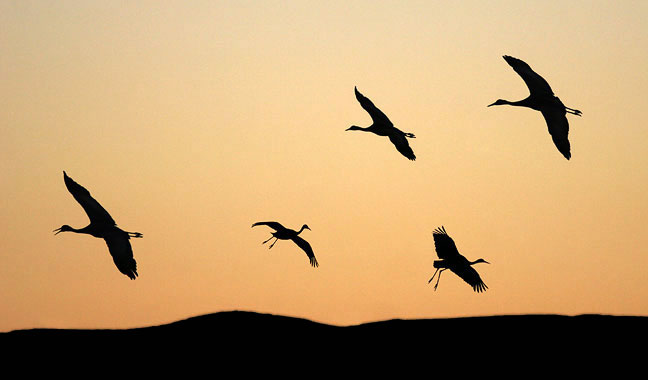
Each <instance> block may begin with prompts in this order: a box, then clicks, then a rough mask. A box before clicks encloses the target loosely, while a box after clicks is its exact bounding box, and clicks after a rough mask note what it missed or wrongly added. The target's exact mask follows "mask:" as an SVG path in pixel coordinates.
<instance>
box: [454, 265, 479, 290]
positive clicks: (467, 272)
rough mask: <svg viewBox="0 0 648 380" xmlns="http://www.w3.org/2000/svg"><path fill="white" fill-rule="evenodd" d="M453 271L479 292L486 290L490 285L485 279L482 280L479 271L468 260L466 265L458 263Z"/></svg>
mask: <svg viewBox="0 0 648 380" xmlns="http://www.w3.org/2000/svg"><path fill="white" fill-rule="evenodd" d="M452 271H453V272H454V273H455V274H456V275H457V276H459V277H461V279H462V280H464V281H465V282H466V283H467V284H468V285H470V286H472V288H473V290H474V291H476V292H477V293H481V292H483V291H486V289H488V286H486V284H484V281H482V279H481V277H480V276H479V273H477V271H476V270H475V268H473V267H472V266H470V264H469V263H468V261H467V260H466V265H461V266H459V265H457V266H455V267H453V268H452Z"/></svg>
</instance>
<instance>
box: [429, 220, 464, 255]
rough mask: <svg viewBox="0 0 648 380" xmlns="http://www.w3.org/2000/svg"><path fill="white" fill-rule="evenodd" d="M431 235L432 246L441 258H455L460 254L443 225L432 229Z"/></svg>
mask: <svg viewBox="0 0 648 380" xmlns="http://www.w3.org/2000/svg"><path fill="white" fill-rule="evenodd" d="M432 236H433V237H434V248H435V250H436V253H437V256H439V258H440V259H441V260H447V259H455V258H456V257H457V256H460V255H459V251H458V250H457V246H456V245H455V242H454V240H452V238H451V237H450V236H448V233H447V232H446V230H445V228H444V227H443V226H441V227H439V228H437V229H436V230H434V232H433V233H432Z"/></svg>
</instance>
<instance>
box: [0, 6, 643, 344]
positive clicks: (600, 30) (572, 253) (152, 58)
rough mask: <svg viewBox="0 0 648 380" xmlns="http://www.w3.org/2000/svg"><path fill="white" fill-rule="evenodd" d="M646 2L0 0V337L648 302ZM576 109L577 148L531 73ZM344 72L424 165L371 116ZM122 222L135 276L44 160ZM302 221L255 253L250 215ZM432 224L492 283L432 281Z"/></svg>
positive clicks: (596, 309)
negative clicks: (537, 102) (554, 131)
mask: <svg viewBox="0 0 648 380" xmlns="http://www.w3.org/2000/svg"><path fill="white" fill-rule="evenodd" d="M646 14H648V3H646V2H643V1H637V2H632V1H624V2H612V1H582V2H577V1H573V2H567V3H565V2H561V1H555V2H554V1H528V2H519V1H510V2H509V1H496V2H487V3H484V2H481V1H464V2H438V3H437V2H429V1H405V2H403V1H380V2H375V1H331V2H318V1H312V2H310V1H298V2H286V1H264V2H259V1H230V2H213V1H204V2H201V1H194V2H190V3H189V4H188V3H187V2H183V1H150V2H149V1H139V2H112V1H111V2H107V1H106V2H89V1H31V2H30V1H0V25H2V27H1V28H2V31H1V32H0V81H1V86H0V128H1V130H0V169H1V170H2V173H4V175H3V176H2V180H0V184H1V186H0V199H1V200H2V207H1V208H0V226H1V227H2V228H0V260H1V265H0V310H2V313H0V331H8V330H13V329H18V328H31V327H57V328H68V327H74V328H124V327H136V326H146V325H152V324H159V323H165V322H170V321H174V320H177V319H181V318H186V317H189V316H194V315H198V314H203V313H210V312H217V311H224V310H233V309H238V310H251V311H259V312H267V313H276V314H284V315H291V316H297V317H304V318H310V319H313V320H316V321H320V322H326V323H334V324H355V323H361V322H366V321H374V320H379V319H388V318H434V317H453V316H472V315H492V314H519V313H560V314H579V313H609V314H630V315H648V283H647V282H646V281H645V279H646V268H648V256H647V255H646V249H645V247H646V246H648V237H647V236H648V234H647V232H648V231H646V229H647V228H646V226H647V223H646V214H647V212H648V195H647V194H646V191H645V188H646V185H647V184H648V173H647V172H646V169H645V168H646V167H647V166H648V153H647V152H646V148H645V147H646V145H647V143H648V131H647V128H646V127H645V119H646V112H647V107H646V101H645V96H644V94H645V93H647V92H648V79H647V76H646V74H645V68H646V67H648V52H647V51H646V48H645V47H646V46H648V28H646V26H645V21H644V18H645V15H646ZM504 54H508V55H512V56H514V57H517V58H520V59H523V60H524V61H526V62H527V63H528V64H529V65H531V67H532V68H533V69H534V70H536V71H537V72H538V73H539V74H540V75H542V76H543V77H544V78H545V79H547V81H548V82H549V83H550V85H551V86H552V88H553V90H554V91H555V92H556V94H557V95H558V96H559V97H560V98H561V99H562V101H563V102H564V103H565V104H566V105H567V106H569V107H572V108H577V109H580V110H582V111H583V117H582V118H578V117H574V116H573V115H569V117H568V118H569V122H570V135H569V136H570V141H571V145H572V159H571V160H570V161H567V160H565V159H564V158H563V157H562V156H561V155H560V153H559V152H558V151H557V150H556V148H555V146H554V145H553V143H552V141H551V137H550V136H549V134H548V132H547V127H546V125H545V123H544V120H543V118H542V115H541V114H540V113H539V112H536V111H532V110H529V109H521V108H519V109H518V108H513V107H504V106H503V107H491V108H487V107H486V106H487V105H488V104H490V103H492V102H493V101H495V100H496V99H498V98H504V99H508V100H519V99H522V98H524V97H526V96H527V94H528V92H527V91H528V90H527V88H526V86H525V84H524V82H523V81H522V79H521V78H520V77H519V76H518V75H517V74H516V73H515V72H514V71H513V70H512V69H511V67H509V66H508V65H507V63H506V62H505V61H504V60H503V59H502V58H501V56H502V55H504ZM354 86H358V89H359V90H360V91H361V92H362V93H363V94H364V95H366V96H367V97H369V98H370V99H371V100H372V101H373V102H374V103H375V104H376V105H377V106H378V107H379V108H381V109H382V110H383V111H384V112H385V113H386V114H387V115H388V116H389V117H390V119H391V120H392V121H393V122H394V124H395V126H396V127H397V128H400V129H401V130H403V131H407V132H411V133H414V134H416V136H417V138H416V139H413V140H410V144H411V146H412V148H413V150H414V152H415V153H416V155H417V157H418V159H417V161H415V162H410V161H408V160H407V159H405V158H404V157H402V156H401V155H400V154H399V153H398V152H397V151H396V150H395V149H394V147H393V146H392V145H391V143H390V142H389V141H388V139H387V138H384V137H378V136H375V135H370V134H363V133H361V132H346V131H345V129H346V128H348V127H349V126H350V125H361V126H368V125H369V124H370V123H371V119H370V117H369V115H368V114H367V113H366V112H365V111H364V110H363V109H362V108H361V107H360V105H359V104H358V102H357V101H356V99H355V97H354V94H353V88H354ZM63 170H66V171H67V173H68V174H69V175H70V176H71V177H72V178H73V179H74V180H76V181H77V182H79V183H80V184H81V185H83V186H85V187H86V188H88V190H90V192H91V193H92V195H93V196H95V198H96V199H97V200H98V201H99V202H101V203H102V204H103V205H104V207H105V208H106V209H107V210H108V211H109V212H110V213H111V214H112V216H113V217H114V218H115V220H116V221H117V223H118V225H119V226H120V227H122V228H123V229H125V230H128V231H139V232H142V233H144V239H135V240H132V241H131V242H132V245H133V250H134V253H135V259H136V260H137V262H138V270H139V274H140V277H139V278H138V279H137V280H136V281H130V280H128V278H127V277H126V276H124V275H122V274H121V273H119V271H117V269H116V268H115V266H114V264H113V263H112V260H111V258H110V255H109V253H108V250H107V248H106V246H105V243H104V242H103V241H102V240H100V239H96V238H92V237H89V236H84V235H76V234H72V233H64V234H59V235H57V236H54V235H53V233H52V232H51V231H52V230H53V229H54V228H57V227H60V226H61V225H62V224H70V225H72V226H74V227H79V228H80V227H84V226H85V225H86V224H87V222H88V220H87V217H86V216H85V214H84V212H83V209H82V208H81V207H80V206H79V205H78V204H77V203H76V201H75V200H74V199H73V198H72V196H71V195H70V194H69V193H68V192H67V190H66V188H65V185H64V183H63V174H62V171H63ZM264 220H276V221H279V222H281V223H282V224H284V225H285V226H287V227H290V228H294V229H298V228H299V227H300V226H301V225H302V224H304V223H306V224H308V225H309V226H310V227H311V229H312V231H308V230H307V231H305V232H303V233H302V236H303V237H304V238H305V239H306V240H308V241H309V242H310V243H311V245H312V246H313V249H314V251H315V255H316V256H317V259H318V261H319V263H320V267H319V268H317V269H314V268H312V267H310V266H309V264H308V259H307V258H306V256H305V255H304V253H303V252H302V251H300V250H299V249H298V248H297V247H296V246H295V245H294V244H293V243H292V242H286V241H279V242H278V243H277V244H276V245H275V247H274V248H273V249H272V250H271V251H268V249H267V246H266V245H261V242H262V241H264V240H266V239H267V238H268V237H269V236H270V230H269V229H268V228H265V227H255V228H254V229H251V228H250V226H251V224H252V223H254V222H256V221H264ZM441 225H444V226H445V227H446V230H447V231H448V233H449V234H450V236H451V237H452V238H453V239H454V240H455V242H456V243H457V246H458V248H459V250H460V252H461V253H462V254H464V255H465V256H466V257H467V258H468V259H470V260H475V259H477V258H480V257H482V258H484V259H486V260H488V261H489V262H491V265H483V264H481V265H479V266H477V267H476V269H477V270H478V271H479V272H480V274H481V276H482V279H483V280H484V282H485V283H486V284H487V285H488V287H489V289H488V291H487V292H486V293H483V294H477V293H474V292H473V291H472V289H470V287H469V286H468V285H467V284H465V283H464V282H463V281H462V280H461V279H459V278H458V277H457V276H455V275H453V274H451V273H449V272H447V273H445V274H444V275H443V278H442V280H441V283H440V285H439V289H438V290H437V291H436V292H435V291H433V288H432V286H431V285H428V284H427V280H428V279H429V278H430V277H431V275H432V273H433V272H434V268H433V267H432V262H433V261H434V259H436V255H435V253H434V242H433V239H432V230H433V229H434V228H436V227H438V226H441Z"/></svg>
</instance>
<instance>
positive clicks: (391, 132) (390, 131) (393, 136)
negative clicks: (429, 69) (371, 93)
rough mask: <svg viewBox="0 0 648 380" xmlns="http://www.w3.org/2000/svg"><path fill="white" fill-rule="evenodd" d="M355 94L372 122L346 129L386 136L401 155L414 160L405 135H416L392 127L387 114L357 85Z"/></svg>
mask: <svg viewBox="0 0 648 380" xmlns="http://www.w3.org/2000/svg"><path fill="white" fill-rule="evenodd" d="M355 96H356V99H358V102H360V105H361V106H362V108H364V109H365V111H367V112H368V113H369V116H371V119H372V120H373V124H371V125H370V126H369V127H367V128H362V127H358V126H356V125H352V126H351V127H349V128H347V131H365V132H372V133H375V134H377V135H378V136H388V137H389V140H391V142H392V143H393V144H394V145H395V146H396V149H398V151H399V152H401V154H402V155H403V156H405V157H407V158H409V159H410V160H412V161H414V160H416V156H415V155H414V151H412V148H410V146H409V143H408V142H407V137H409V138H412V139H413V138H415V137H416V136H414V134H412V133H405V132H403V131H401V130H400V129H398V128H396V127H394V124H392V122H391V121H390V120H389V118H388V117H387V115H385V114H384V113H383V112H382V111H381V110H379V109H378V107H376V106H375V105H374V104H373V103H372V102H371V100H369V98H367V97H365V96H364V95H362V94H361V93H360V91H358V88H357V87H356V88H355Z"/></svg>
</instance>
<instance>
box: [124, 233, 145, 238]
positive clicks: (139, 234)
mask: <svg viewBox="0 0 648 380" xmlns="http://www.w3.org/2000/svg"><path fill="white" fill-rule="evenodd" d="M127 234H128V237H134V238H141V237H143V236H144V235H142V234H141V233H139V232H127Z"/></svg>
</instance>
